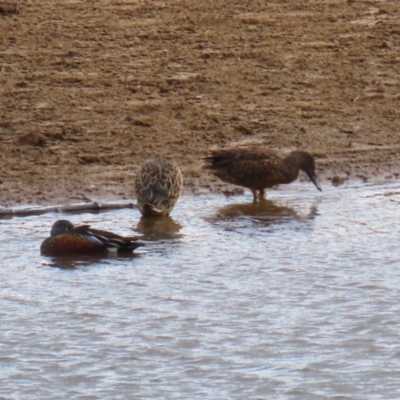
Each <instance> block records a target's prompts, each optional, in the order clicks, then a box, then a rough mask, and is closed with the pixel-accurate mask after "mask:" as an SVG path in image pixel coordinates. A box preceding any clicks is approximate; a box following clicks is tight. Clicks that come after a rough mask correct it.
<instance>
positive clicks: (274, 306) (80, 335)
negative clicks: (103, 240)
mask: <svg viewBox="0 0 400 400" xmlns="http://www.w3.org/2000/svg"><path fill="white" fill-rule="evenodd" d="M323 189H324V191H323V192H322V193H319V192H317V191H316V190H315V188H314V187H313V186H312V185H310V184H308V183H295V184H292V185H289V186H282V187H281V189H280V190H271V191H269V193H268V198H269V200H268V201H266V202H264V203H263V204H258V205H253V204H252V202H251V198H252V197H251V194H250V193H246V194H245V195H243V196H234V197H230V198H226V197H224V196H222V195H221V196H217V195H212V196H211V195H205V196H199V197H189V196H184V197H182V198H181V200H180V202H179V203H178V206H177V208H176V209H175V210H174V212H173V214H172V217H173V218H172V219H170V220H166V221H164V222H160V221H157V222H155V223H146V222H144V221H140V222H139V213H138V211H137V210H118V211H109V212H103V213H97V214H96V213H83V214H57V213H49V214H44V215H41V216H32V217H24V218H22V217H14V218H12V219H2V220H0V254H1V258H2V260H1V262H0V264H1V267H0V290H1V307H0V321H1V329H0V338H1V340H0V397H4V398H6V399H22V398H30V399H33V398H40V399H81V398H82V399H144V398H146V399H367V398H368V399H389V398H393V399H394V398H400V384H399V379H400V378H399V377H400V345H399V343H400V337H399V335H400V262H399V258H400V257H399V256H400V250H399V247H400V246H399V229H398V225H399V222H398V220H399V218H398V215H399V210H400V184H399V183H391V184H384V185H366V186H363V185H357V184H353V185H349V186H345V187H343V186H342V187H339V188H334V187H329V186H326V187H324V188H323ZM60 218H67V219H69V220H71V221H72V222H74V223H77V224H79V223H90V224H92V225H93V226H94V227H97V228H100V229H107V230H111V231H115V232H117V233H120V234H124V235H131V234H132V230H133V229H134V230H135V231H136V232H137V233H138V234H143V235H145V237H146V247H144V248H140V249H139V251H137V255H136V256H135V257H124V258H121V257H109V258H103V259H72V260H71V259H69V260H54V259H52V258H48V257H42V256H40V254H39V246H40V243H41V241H42V240H43V239H44V238H45V237H46V236H48V233H49V231H50V227H51V225H52V223H53V222H54V221H55V220H57V219H60Z"/></svg>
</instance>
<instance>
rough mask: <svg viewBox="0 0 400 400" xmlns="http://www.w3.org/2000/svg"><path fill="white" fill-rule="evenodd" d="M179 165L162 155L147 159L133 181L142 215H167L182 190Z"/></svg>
mask: <svg viewBox="0 0 400 400" xmlns="http://www.w3.org/2000/svg"><path fill="white" fill-rule="evenodd" d="M182 187H183V178H182V174H181V171H180V169H179V167H178V166H177V165H176V164H175V163H174V162H173V161H170V160H167V159H166V158H164V157H154V158H150V159H149V160H147V161H146V162H145V163H144V164H143V166H142V167H141V168H140V170H139V172H138V174H137V176H136V181H135V190H136V194H137V206H138V208H139V210H140V212H141V213H142V215H143V216H144V217H157V216H166V215H169V213H170V212H171V210H172V209H173V208H174V206H175V204H176V202H177V201H178V198H179V196H180V194H181V192H182Z"/></svg>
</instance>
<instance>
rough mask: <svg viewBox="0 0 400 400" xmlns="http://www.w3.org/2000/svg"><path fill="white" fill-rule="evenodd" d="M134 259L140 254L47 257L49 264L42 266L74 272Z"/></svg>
mask: <svg viewBox="0 0 400 400" xmlns="http://www.w3.org/2000/svg"><path fill="white" fill-rule="evenodd" d="M136 257H140V253H126V254H115V253H108V254H106V255H95V256H93V255H90V256H85V255H69V256H58V257H49V262H46V263H44V264H43V265H44V266H46V267H51V268H60V269H70V270H74V269H78V268H81V267H90V266H92V265H99V264H106V263H107V262H108V261H110V260H112V261H113V262H114V261H116V260H119V259H127V258H131V259H133V258H136Z"/></svg>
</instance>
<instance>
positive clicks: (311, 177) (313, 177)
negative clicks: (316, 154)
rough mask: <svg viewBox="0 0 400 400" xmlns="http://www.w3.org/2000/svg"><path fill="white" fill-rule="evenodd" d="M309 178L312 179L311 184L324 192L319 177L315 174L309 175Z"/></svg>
mask: <svg viewBox="0 0 400 400" xmlns="http://www.w3.org/2000/svg"><path fill="white" fill-rule="evenodd" d="M307 175H308V177H309V178H310V180H311V182H312V183H313V184H314V185H315V187H316V188H317V189H318V190H319V191H320V192H322V189H321V186H319V184H318V182H317V177H316V175H315V173H314V172H310V173H307Z"/></svg>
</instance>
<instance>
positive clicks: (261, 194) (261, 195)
mask: <svg viewBox="0 0 400 400" xmlns="http://www.w3.org/2000/svg"><path fill="white" fill-rule="evenodd" d="M260 200H265V189H261V190H260Z"/></svg>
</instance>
